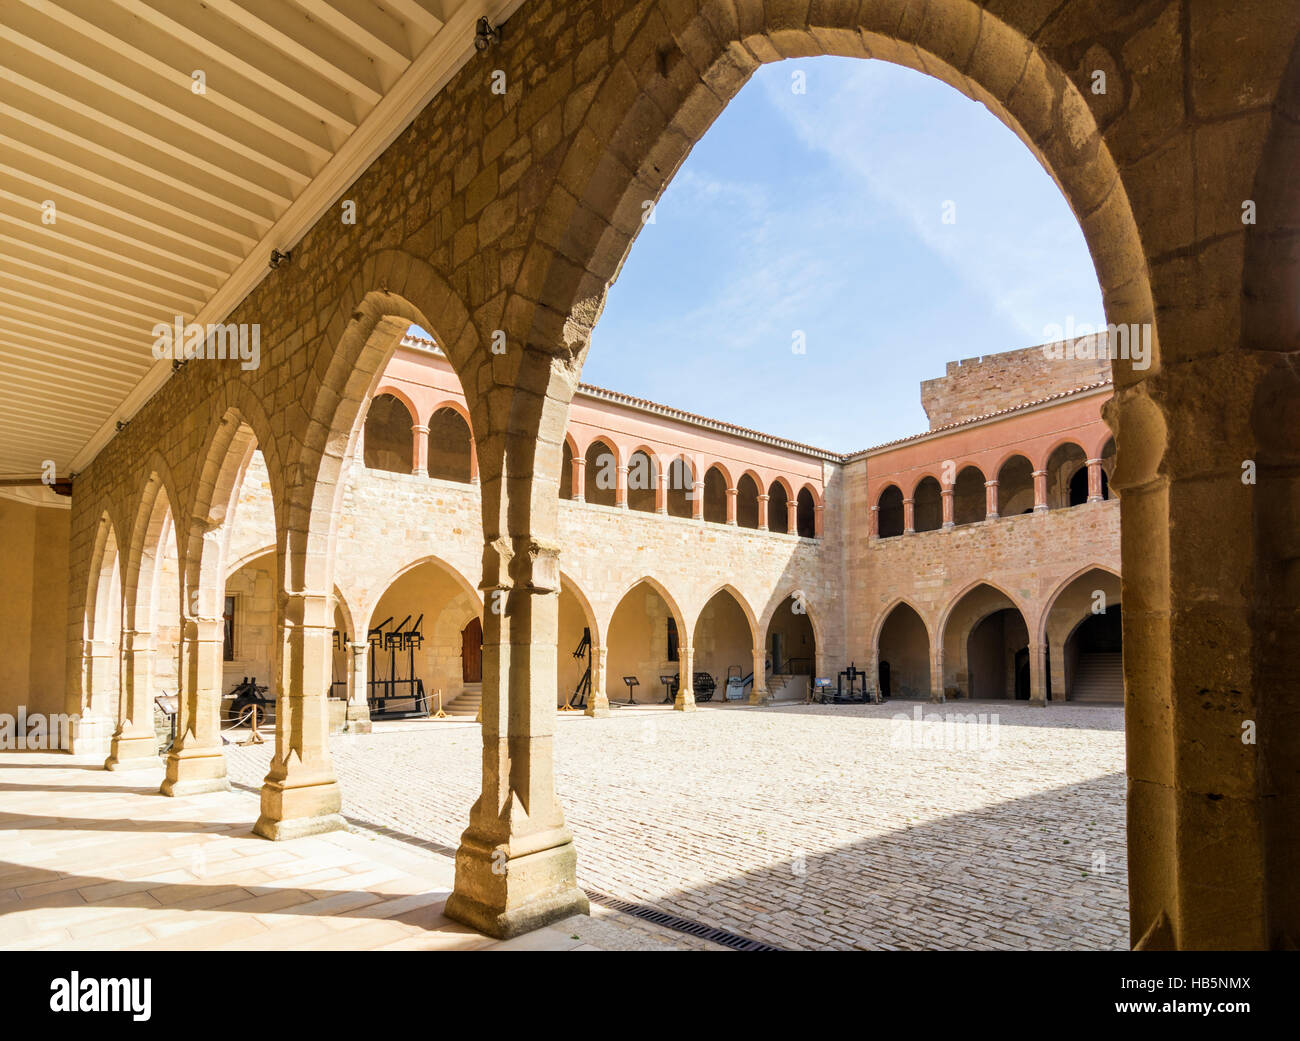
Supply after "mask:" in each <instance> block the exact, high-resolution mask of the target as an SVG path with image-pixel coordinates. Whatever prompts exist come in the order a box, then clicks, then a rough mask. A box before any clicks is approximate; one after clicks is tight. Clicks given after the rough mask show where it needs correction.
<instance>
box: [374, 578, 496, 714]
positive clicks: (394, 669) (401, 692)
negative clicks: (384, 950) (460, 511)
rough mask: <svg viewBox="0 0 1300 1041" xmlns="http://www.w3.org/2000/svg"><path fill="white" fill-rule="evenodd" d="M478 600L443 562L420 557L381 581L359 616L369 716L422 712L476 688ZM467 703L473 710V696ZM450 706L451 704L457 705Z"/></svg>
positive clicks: (479, 659) (479, 631)
mask: <svg viewBox="0 0 1300 1041" xmlns="http://www.w3.org/2000/svg"><path fill="white" fill-rule="evenodd" d="M482 616H483V604H482V601H481V600H480V599H479V595H478V592H477V590H475V589H474V586H473V584H472V583H471V582H470V581H469V580H468V579H467V578H465V576H464V575H462V574H461V573H460V572H459V571H457V570H455V569H454V568H453V567H451V565H449V564H447V563H446V562H445V561H443V560H441V559H439V558H436V557H427V558H425V559H423V560H420V561H417V562H414V563H412V564H410V565H408V566H407V567H405V568H403V569H402V570H401V571H400V572H399V573H398V574H397V575H396V576H394V577H393V578H392V579H391V580H390V581H389V582H388V584H387V585H386V586H385V587H384V588H383V592H382V593H381V594H380V595H379V597H378V599H377V600H376V601H375V605H374V607H373V608H372V609H371V610H370V612H369V617H368V619H367V620H366V626H367V631H366V633H365V640H366V652H365V653H366V660H365V663H364V669H365V672H364V675H365V683H366V697H367V701H368V702H369V705H370V714H371V718H372V719H379V718H383V717H384V716H390V717H391V716H402V715H406V714H416V715H422V714H425V712H427V711H428V710H430V709H433V710H436V707H437V704H438V695H439V693H440V694H441V699H442V705H443V707H444V708H447V707H449V706H456V701H457V699H458V698H460V697H461V696H462V695H465V694H470V695H474V696H477V695H479V694H480V688H481V684H482V680H483V673H482V646H483V622H482ZM470 700H472V701H474V705H473V708H474V709H475V710H477V707H478V706H477V700H476V698H471V699H470ZM464 708H465V706H456V707H453V708H452V711H462V710H463V709H464Z"/></svg>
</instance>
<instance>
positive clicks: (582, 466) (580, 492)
mask: <svg viewBox="0 0 1300 1041" xmlns="http://www.w3.org/2000/svg"><path fill="white" fill-rule="evenodd" d="M586 499H587V460H586V459H584V458H583V457H582V456H580V455H575V456H574V457H573V501H574V502H586Z"/></svg>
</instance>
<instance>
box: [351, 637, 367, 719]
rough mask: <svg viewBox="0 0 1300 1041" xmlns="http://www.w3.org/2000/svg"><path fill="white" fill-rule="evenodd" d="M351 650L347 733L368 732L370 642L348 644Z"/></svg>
mask: <svg viewBox="0 0 1300 1041" xmlns="http://www.w3.org/2000/svg"><path fill="white" fill-rule="evenodd" d="M348 649H349V650H350V651H351V652H352V690H351V691H349V693H348V733H349V734H369V733H370V732H371V729H372V727H371V724H370V688H369V687H368V686H367V684H368V683H369V680H370V677H369V675H368V673H369V669H370V644H369V642H368V641H366V640H358V641H354V642H352V643H350V644H348Z"/></svg>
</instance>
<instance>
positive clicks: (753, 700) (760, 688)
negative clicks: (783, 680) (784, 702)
mask: <svg viewBox="0 0 1300 1041" xmlns="http://www.w3.org/2000/svg"><path fill="white" fill-rule="evenodd" d="M766 665H767V654H766V653H765V651H764V648H763V645H762V644H761V643H756V644H755V645H754V685H753V686H752V687H750V688H749V703H750V704H751V705H768V704H771V701H772V694H771V692H770V691H769V690H768V689H767V669H766Z"/></svg>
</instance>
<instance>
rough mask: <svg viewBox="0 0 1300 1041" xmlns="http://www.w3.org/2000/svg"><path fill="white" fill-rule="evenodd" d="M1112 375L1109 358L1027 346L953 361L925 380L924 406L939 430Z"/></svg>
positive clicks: (933, 427) (922, 386)
mask: <svg viewBox="0 0 1300 1041" xmlns="http://www.w3.org/2000/svg"><path fill="white" fill-rule="evenodd" d="M1103 339H1104V338H1103ZM1093 353H1096V352H1095V351H1094V352H1093ZM1109 379H1110V359H1109V358H1106V357H1101V358H1096V357H1093V358H1087V359H1084V358H1070V359H1064V358H1048V357H1047V355H1046V354H1045V353H1044V351H1043V348H1042V347H1025V348H1023V349H1021V350H1017V351H1003V352H1000V353H998V354H990V355H985V356H984V357H982V358H964V359H962V360H961V361H950V362H949V363H948V366H947V371H946V372H945V373H944V374H943V375H942V376H938V377H936V378H935V379H932V380H925V381H924V382H923V383H922V384H921V407H922V408H924V409H925V414H926V415H927V416H928V417H929V418H930V429H931V430H934V429H936V428H937V427H943V426H947V425H948V424H950V423H958V422H961V421H962V420H966V419H974V418H975V417H976V416H987V415H990V414H991V413H994V412H1000V411H1002V410H1003V409H1007V408H1015V407H1016V406H1018V405H1023V404H1024V403H1025V402H1027V401H1036V400H1039V399H1041V398H1048V397H1051V396H1052V395H1054V394H1062V393H1064V392H1065V391H1068V390H1074V389H1076V388H1078V387H1087V386H1092V385H1093V384H1096V383H1101V382H1104V381H1108V380H1109Z"/></svg>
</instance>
